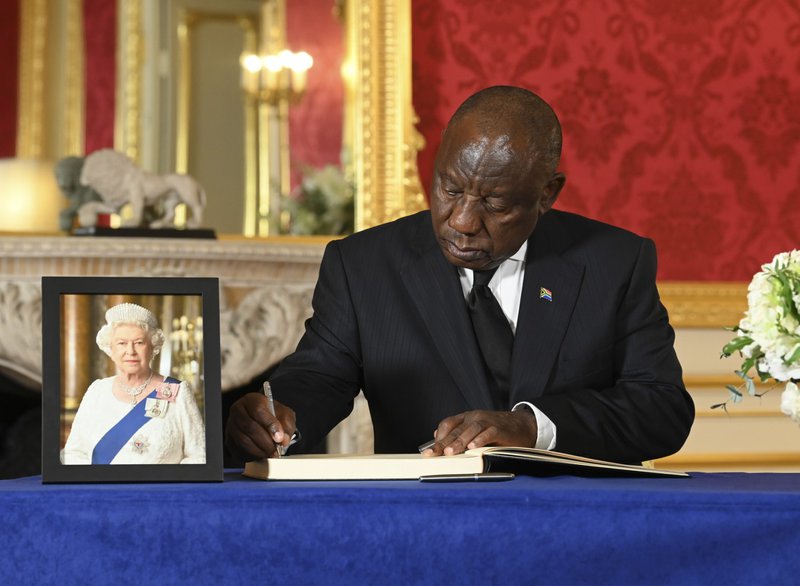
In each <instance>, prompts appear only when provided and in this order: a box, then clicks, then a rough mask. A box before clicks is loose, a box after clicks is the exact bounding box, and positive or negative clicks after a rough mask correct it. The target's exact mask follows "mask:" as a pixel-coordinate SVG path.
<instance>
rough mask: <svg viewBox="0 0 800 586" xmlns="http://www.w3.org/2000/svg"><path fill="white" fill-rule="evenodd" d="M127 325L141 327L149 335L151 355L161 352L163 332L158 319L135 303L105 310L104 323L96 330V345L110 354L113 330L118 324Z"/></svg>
mask: <svg viewBox="0 0 800 586" xmlns="http://www.w3.org/2000/svg"><path fill="white" fill-rule="evenodd" d="M122 325H128V326H136V327H137V328H141V330H142V331H144V332H145V333H146V334H148V335H149V336H150V345H151V346H152V347H153V356H157V355H158V353H159V352H161V347H162V346H163V345H164V332H163V330H162V329H161V328H159V327H158V320H156V316H155V315H153V313H152V312H151V311H150V310H149V309H146V308H144V307H142V306H141V305H136V304H135V303H120V304H119V305H115V306H114V307H111V308H109V310H108V311H106V323H105V324H104V325H103V327H101V328H100V331H99V332H97V338H96V342H97V346H98V347H99V348H100V349H101V350H102V351H103V352H105V353H106V354H107V355H108V356H111V339H112V337H113V335H114V330H116V329H117V328H118V327H119V326H122Z"/></svg>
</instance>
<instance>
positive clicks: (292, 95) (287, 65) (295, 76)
mask: <svg viewBox="0 0 800 586" xmlns="http://www.w3.org/2000/svg"><path fill="white" fill-rule="evenodd" d="M239 62H240V64H241V66H242V89H244V91H245V92H246V93H247V95H248V96H251V97H254V98H257V99H258V100H259V101H262V102H266V103H268V104H270V105H273V106H275V105H278V104H280V103H281V102H282V101H288V102H290V103H297V102H299V101H300V99H301V98H302V97H303V95H304V94H305V92H306V87H307V81H308V70H309V69H311V66H312V65H314V59H313V58H312V57H311V55H309V54H308V53H306V52H305V51H300V52H299V53H294V52H292V51H289V50H288V49H284V50H282V51H280V52H278V53H271V54H269V55H256V54H255V53H242V56H241V57H240V58H239Z"/></svg>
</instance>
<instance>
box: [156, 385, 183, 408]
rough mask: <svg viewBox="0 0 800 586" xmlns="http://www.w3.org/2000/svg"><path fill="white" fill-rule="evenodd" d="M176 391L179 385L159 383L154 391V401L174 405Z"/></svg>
mask: <svg viewBox="0 0 800 586" xmlns="http://www.w3.org/2000/svg"><path fill="white" fill-rule="evenodd" d="M178 389H180V385H176V384H175V383H161V385H160V386H159V387H158V389H157V391H156V399H163V400H165V401H169V402H170V403H174V402H175V397H177V396H178Z"/></svg>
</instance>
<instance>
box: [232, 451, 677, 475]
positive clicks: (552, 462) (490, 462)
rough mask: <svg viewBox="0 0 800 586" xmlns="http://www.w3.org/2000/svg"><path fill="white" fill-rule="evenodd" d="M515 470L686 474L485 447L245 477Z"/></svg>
mask: <svg viewBox="0 0 800 586" xmlns="http://www.w3.org/2000/svg"><path fill="white" fill-rule="evenodd" d="M490 471H491V472H514V473H515V474H527V475H531V476H554V475H561V474H571V475H574V476H662V477H688V476H689V475H688V474H686V473H685V472H675V471H672V470H658V469H655V468H646V467H644V466H637V465H631V464H618V463H616V462H606V461H604V460H593V459H591V458H583V457H581V456H574V455H572V454H562V453H560V452H551V451H547V450H537V449H534V448H508V447H485V448H477V449H474V450H467V452H466V453H464V454H458V455H456V456H439V457H427V458H426V457H423V456H422V455H421V454H371V455H368V456H363V455H361V456H359V455H331V454H310V455H299V456H284V457H283V458H269V459H265V460H259V461H256V462H247V463H246V464H245V467H244V475H245V476H249V477H251V478H259V479H261V480H417V479H419V478H420V477H421V476H435V475H446V474H480V473H482V472H490Z"/></svg>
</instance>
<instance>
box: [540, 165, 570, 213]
mask: <svg viewBox="0 0 800 586" xmlns="http://www.w3.org/2000/svg"><path fill="white" fill-rule="evenodd" d="M566 181H567V176H566V175H564V174H563V173H553V176H552V177H550V180H549V181H548V182H547V184H546V185H545V186H544V192H543V194H542V197H541V199H539V213H541V214H543V213H545V212H546V211H548V210H549V209H550V208H552V207H553V204H555V203H556V200H557V199H558V194H559V193H561V190H562V189H563V187H564V183H565V182H566Z"/></svg>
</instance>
